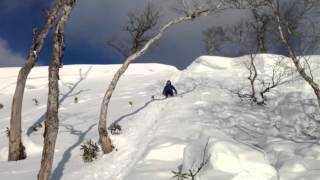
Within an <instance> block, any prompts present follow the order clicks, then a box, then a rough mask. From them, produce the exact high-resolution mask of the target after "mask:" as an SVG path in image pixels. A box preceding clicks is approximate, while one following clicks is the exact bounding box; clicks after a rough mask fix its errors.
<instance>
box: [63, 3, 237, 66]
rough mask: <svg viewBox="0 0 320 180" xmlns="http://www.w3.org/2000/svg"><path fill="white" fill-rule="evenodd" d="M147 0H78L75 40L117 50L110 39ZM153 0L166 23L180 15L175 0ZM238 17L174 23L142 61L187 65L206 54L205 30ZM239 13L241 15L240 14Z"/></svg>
mask: <svg viewBox="0 0 320 180" xmlns="http://www.w3.org/2000/svg"><path fill="white" fill-rule="evenodd" d="M146 2H147V0H117V1H112V0H90V1H88V0H78V3H77V7H76V9H75V10H74V12H73V15H72V19H71V21H70V24H69V26H68V29H67V34H68V38H69V40H70V42H71V44H87V45H88V46H87V47H88V48H95V49H96V50H97V51H98V52H99V51H100V52H101V51H104V52H105V53H116V52H115V51H113V50H112V49H111V48H110V47H108V46H107V45H106V44H107V43H106V42H107V40H108V39H110V38H111V37H112V36H114V35H116V34H117V35H119V34H120V36H121V33H122V32H121V27H122V26H123V24H124V23H125V22H126V18H127V16H126V15H127V13H128V12H129V11H135V10H139V9H140V10H141V9H143V7H144V4H145V3H146ZM153 2H154V3H155V4H157V5H158V6H159V8H160V9H161V14H162V21H161V22H162V24H164V23H166V22H167V21H169V20H170V19H172V18H173V17H175V16H177V13H176V12H174V11H173V6H174V4H175V3H174V0H154V1H153ZM228 16H229V17H228ZM226 17H228V18H227V19H226ZM234 17H235V16H233V14H232V15H230V14H229V15H228V13H227V15H226V14H224V15H223V16H221V15H220V16H217V17H216V18H215V17H212V16H210V17H205V18H202V19H199V20H196V21H194V22H188V23H184V24H180V25H178V26H176V27H173V28H172V29H171V30H169V31H168V32H167V33H165V34H164V36H163V38H162V39H161V41H160V43H158V46H157V47H156V48H155V50H153V51H152V53H148V54H147V55H145V56H144V57H143V58H142V59H140V60H139V62H158V63H164V64H171V65H175V66H177V67H178V68H184V67H186V66H187V65H189V64H190V63H191V62H192V61H193V60H194V59H195V58H196V57H198V56H200V55H202V54H204V45H203V43H202V31H203V30H204V29H206V28H207V27H209V26H211V25H214V24H221V23H222V24H228V23H230V22H234V21H235V20H234ZM236 17H237V18H236V19H239V16H236ZM240 18H241V16H240ZM103 49H104V50H103Z"/></svg>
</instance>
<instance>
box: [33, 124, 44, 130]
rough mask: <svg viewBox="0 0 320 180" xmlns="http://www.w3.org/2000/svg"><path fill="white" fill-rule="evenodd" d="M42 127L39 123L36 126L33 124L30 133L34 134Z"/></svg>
mask: <svg viewBox="0 0 320 180" xmlns="http://www.w3.org/2000/svg"><path fill="white" fill-rule="evenodd" d="M42 127H43V126H42V124H41V123H37V124H35V125H34V126H32V131H33V132H36V131H38V130H39V128H42Z"/></svg>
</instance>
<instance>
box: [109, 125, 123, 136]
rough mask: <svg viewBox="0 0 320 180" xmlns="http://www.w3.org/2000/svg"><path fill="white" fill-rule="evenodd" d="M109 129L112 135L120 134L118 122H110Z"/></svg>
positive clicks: (120, 129)
mask: <svg viewBox="0 0 320 180" xmlns="http://www.w3.org/2000/svg"><path fill="white" fill-rule="evenodd" d="M109 130H110V133H111V134H112V135H118V134H121V131H122V128H121V126H120V124H118V123H112V124H111V126H110V127H109Z"/></svg>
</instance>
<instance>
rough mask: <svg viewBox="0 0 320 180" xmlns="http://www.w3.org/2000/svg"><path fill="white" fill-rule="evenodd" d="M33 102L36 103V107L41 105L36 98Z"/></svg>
mask: <svg viewBox="0 0 320 180" xmlns="http://www.w3.org/2000/svg"><path fill="white" fill-rule="evenodd" d="M32 101H33V102H34V105H36V106H38V105H39V101H38V100H37V99H36V98H33V99H32Z"/></svg>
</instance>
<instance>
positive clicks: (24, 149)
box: [19, 143, 27, 159]
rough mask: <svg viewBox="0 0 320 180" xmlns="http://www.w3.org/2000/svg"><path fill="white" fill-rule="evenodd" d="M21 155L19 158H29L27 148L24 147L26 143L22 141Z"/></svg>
mask: <svg viewBox="0 0 320 180" xmlns="http://www.w3.org/2000/svg"><path fill="white" fill-rule="evenodd" d="M19 151H20V153H19V154H20V157H19V159H26V158H27V153H26V148H25V147H24V145H23V144H22V143H20V149H19Z"/></svg>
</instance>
